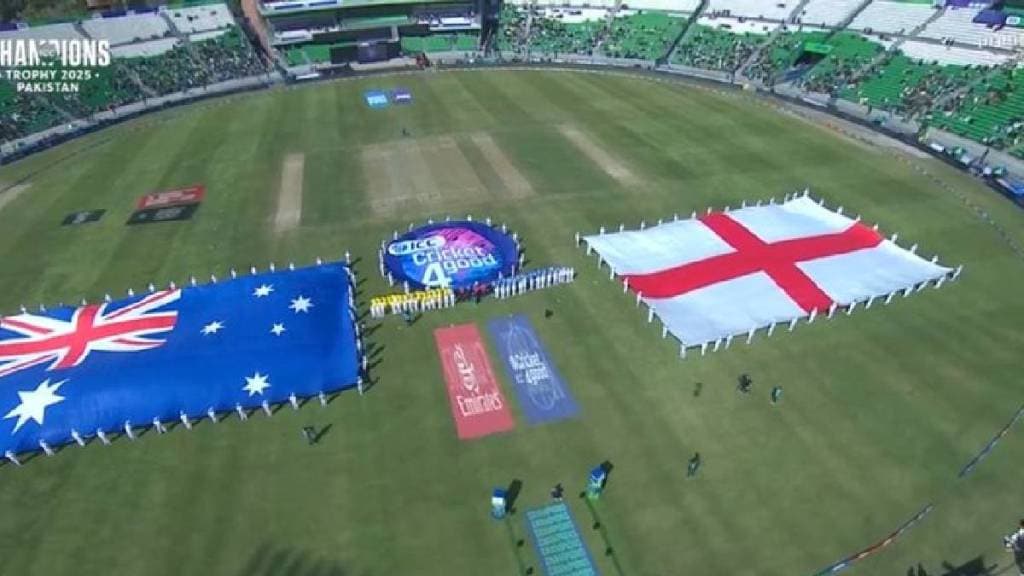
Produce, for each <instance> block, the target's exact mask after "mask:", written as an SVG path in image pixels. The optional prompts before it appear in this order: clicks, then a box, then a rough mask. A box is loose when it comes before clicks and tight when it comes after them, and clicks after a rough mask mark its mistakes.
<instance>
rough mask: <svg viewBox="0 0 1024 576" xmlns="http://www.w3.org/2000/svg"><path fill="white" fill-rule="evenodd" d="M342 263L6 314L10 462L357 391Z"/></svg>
mask: <svg viewBox="0 0 1024 576" xmlns="http://www.w3.org/2000/svg"><path fill="white" fill-rule="evenodd" d="M350 291H351V281H350V279H349V275H348V270H347V268H346V267H345V266H344V265H343V264H327V265H323V266H317V267H313V268H304V269H300V270H294V271H284V272H273V273H267V274H258V275H252V276H247V277H243V278H238V279H235V280H231V281H228V282H221V283H215V284H207V285H203V286H198V287H192V288H183V289H173V290H165V291H161V292H155V293H152V294H146V295H144V296H139V297H134V298H129V299H125V300H119V301H115V302H111V303H107V304H96V305H89V306H83V307H81V308H61V309H56V310H51V311H49V312H47V313H45V314H43V313H40V314H20V315H17V316H9V317H4V318H0V454H2V453H3V452H5V451H8V450H9V451H12V452H23V451H27V450H37V449H39V447H40V441H45V442H46V443H47V444H49V445H51V446H56V445H60V444H65V443H67V442H70V441H71V440H72V431H73V430H74V431H77V432H78V433H79V434H81V435H82V436H83V437H88V436H92V435H95V434H96V431H97V430H103V431H105V432H113V431H118V430H122V429H123V428H124V425H125V423H126V422H130V423H132V424H133V425H135V426H145V425H149V424H150V423H151V422H152V421H153V420H154V419H159V420H161V421H164V422H169V421H174V420H177V419H178V418H179V417H180V415H181V413H183V412H184V413H185V414H187V415H189V416H192V417H201V416H204V415H206V414H207V411H208V410H209V409H211V408H212V409H214V410H215V411H218V412H222V411H227V410H234V409H235V407H236V406H239V405H240V406H242V407H243V408H251V407H255V406H260V405H261V404H262V403H263V402H264V401H267V402H270V403H276V402H283V401H285V400H287V399H288V398H289V397H290V396H291V395H292V394H294V395H296V396H298V397H300V398H301V397H306V396H314V395H316V394H318V393H320V392H331V391H334V390H339V389H343V388H350V387H352V386H355V385H356V383H357V381H358V378H359V352H358V350H357V344H356V331H355V326H354V318H353V315H352V313H351V312H350V310H349V293H350Z"/></svg>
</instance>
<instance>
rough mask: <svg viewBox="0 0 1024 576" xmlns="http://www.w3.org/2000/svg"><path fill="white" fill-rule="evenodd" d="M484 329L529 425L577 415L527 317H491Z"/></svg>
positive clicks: (565, 388)
mask: <svg viewBox="0 0 1024 576" xmlns="http://www.w3.org/2000/svg"><path fill="white" fill-rule="evenodd" d="M487 328H488V330H489V331H490V333H491V336H492V337H493V338H494V343H495V345H497V347H498V350H499V351H500V352H501V359H502V360H503V361H504V364H505V371H506V373H507V374H508V377H509V379H510V380H511V381H512V384H513V385H514V386H515V390H516V396H518V397H519V405H520V406H521V407H522V409H523V413H524V414H526V421H527V422H529V424H530V425H531V426H533V425H536V424H543V423H545V422H556V421H558V420H565V419H567V418H572V417H574V416H576V414H577V413H578V412H579V408H578V407H577V405H576V401H575V400H573V398H572V396H571V395H570V394H569V390H568V387H567V386H566V385H565V381H564V380H562V377H561V375H560V374H559V373H558V370H556V369H555V366H554V364H553V363H552V362H551V358H550V357H549V356H548V353H547V350H546V349H545V348H544V344H543V343H541V341H540V338H538V336H537V333H536V332H534V330H533V326H532V325H531V324H530V320H529V319H528V318H527V317H526V316H523V315H522V314H516V315H515V316H506V317H503V318H494V319H492V320H491V321H490V322H488V323H487Z"/></svg>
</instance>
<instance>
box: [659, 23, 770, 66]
mask: <svg viewBox="0 0 1024 576" xmlns="http://www.w3.org/2000/svg"><path fill="white" fill-rule="evenodd" d="M763 40H764V37H762V36H757V35H754V34H733V33H732V32H726V31H723V30H718V29H716V28H711V27H708V26H696V27H695V28H694V29H693V30H691V31H690V32H689V33H688V35H687V37H686V38H685V39H684V40H683V43H682V44H681V45H680V46H679V48H678V49H677V50H676V51H675V53H674V54H673V55H672V63H674V64H681V65H683V66H690V67H693V68H704V69H706V70H717V71H722V72H735V71H736V69H737V68H739V67H740V66H741V65H743V63H744V62H746V61H747V59H749V58H750V56H751V55H753V54H754V51H755V50H756V49H757V47H758V45H759V44H760V43H761V42H762V41H763Z"/></svg>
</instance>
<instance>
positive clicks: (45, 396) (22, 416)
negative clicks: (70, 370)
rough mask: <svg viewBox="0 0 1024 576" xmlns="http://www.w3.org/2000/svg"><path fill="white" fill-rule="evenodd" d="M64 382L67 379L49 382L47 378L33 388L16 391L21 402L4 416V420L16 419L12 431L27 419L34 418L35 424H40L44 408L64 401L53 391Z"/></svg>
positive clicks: (22, 424) (15, 430) (44, 411)
mask: <svg viewBox="0 0 1024 576" xmlns="http://www.w3.org/2000/svg"><path fill="white" fill-rule="evenodd" d="M65 382H67V380H61V381H60V382H56V383H54V384H50V379H49V378H47V379H46V380H45V381H44V382H43V383H42V384H40V385H39V386H37V387H36V389H35V390H32V391H22V392H18V397H19V398H21V403H20V404H18V405H17V406H15V407H14V409H13V410H11V411H10V412H8V413H7V415H6V416H4V420H7V419H9V418H17V419H18V421H17V422H16V423H15V424H14V432H17V431H18V429H20V428H21V427H22V426H24V425H25V423H26V422H28V421H29V420H35V422H36V424H42V423H43V418H44V417H45V416H46V408H47V407H49V406H53V405H54V404H58V403H60V402H63V401H64V397H63V396H58V395H56V394H54V392H56V391H57V389H58V388H60V387H61V385H63V384H64V383H65Z"/></svg>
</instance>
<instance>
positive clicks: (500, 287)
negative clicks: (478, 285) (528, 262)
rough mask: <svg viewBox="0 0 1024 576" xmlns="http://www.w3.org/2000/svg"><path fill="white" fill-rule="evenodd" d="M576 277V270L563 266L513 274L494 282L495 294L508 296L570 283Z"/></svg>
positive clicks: (502, 296) (503, 296) (501, 296)
mask: <svg viewBox="0 0 1024 576" xmlns="http://www.w3.org/2000/svg"><path fill="white" fill-rule="evenodd" d="M575 277H576V270H575V269H573V268H569V267H565V266H561V267H556V268H545V269H543V270H538V271H535V272H530V273H529V274H524V275H522V276H513V277H511V278H504V279H501V280H497V281H496V282H495V283H494V295H495V296H496V297H497V298H508V297H510V296H515V295H517V294H522V293H524V292H529V291H531V290H540V289H543V288H547V287H549V286H556V285H558V284H568V283H569V282H572V281H573V278H575Z"/></svg>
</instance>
